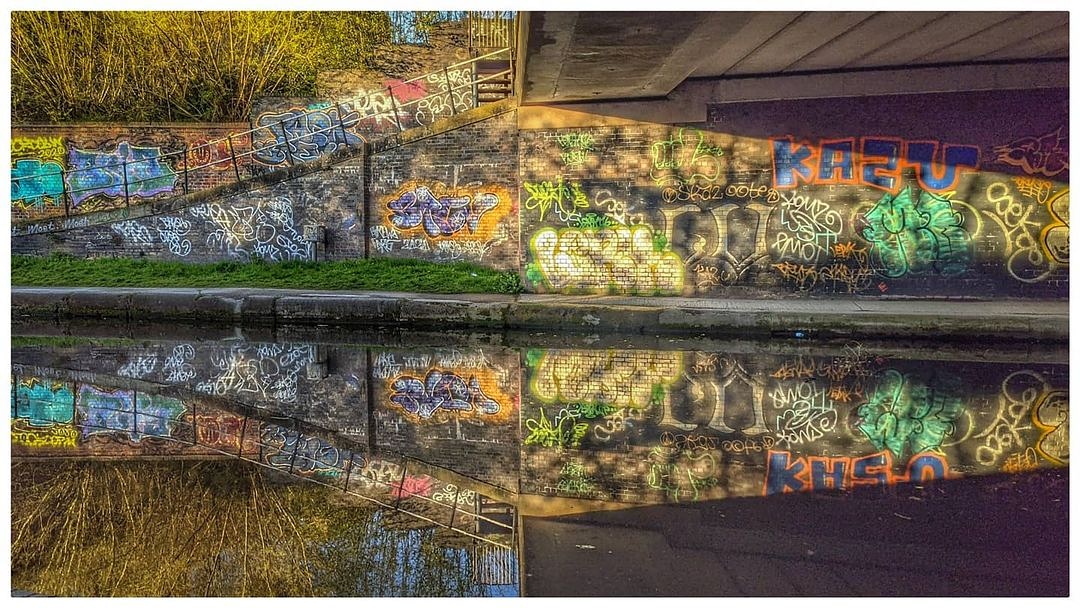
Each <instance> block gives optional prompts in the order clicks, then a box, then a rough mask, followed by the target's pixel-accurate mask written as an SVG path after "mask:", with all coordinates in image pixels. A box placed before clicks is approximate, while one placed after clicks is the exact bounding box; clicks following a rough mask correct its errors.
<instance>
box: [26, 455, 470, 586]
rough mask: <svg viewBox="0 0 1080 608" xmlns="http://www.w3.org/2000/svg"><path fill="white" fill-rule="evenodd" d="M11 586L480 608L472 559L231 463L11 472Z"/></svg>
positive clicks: (333, 497) (45, 464)
mask: <svg viewBox="0 0 1080 608" xmlns="http://www.w3.org/2000/svg"><path fill="white" fill-rule="evenodd" d="M11 473H12V486H11V583H12V586H13V587H14V588H17V589H24V590H28V591H33V592H35V593H40V594H44V595H50V596H72V595H76V596H350V595H352V596H356V595H360V596H364V595H370V596H459V595H461V596H474V595H482V594H484V593H485V588H484V587H482V586H481V585H479V584H478V583H477V582H476V580H475V579H474V577H473V576H472V568H471V566H470V564H471V560H470V558H471V556H470V555H469V553H468V552H467V551H466V550H463V549H451V548H448V547H447V546H446V545H445V544H444V543H445V542H446V539H442V538H439V537H438V536H437V534H438V531H437V530H433V529H430V528H429V529H419V530H402V529H395V528H394V527H393V526H391V525H389V524H388V523H387V522H386V518H384V517H383V514H382V513H381V512H378V511H375V510H373V509H372V508H371V507H369V506H366V505H360V506H357V505H355V504H351V503H344V502H343V496H342V495H341V493H340V492H339V491H334V490H330V489H328V488H324V487H321V486H315V485H312V484H281V483H275V482H271V481H270V480H268V479H267V478H265V477H264V476H263V475H262V474H261V473H260V472H259V470H258V469H255V468H254V467H251V466H247V465H241V464H238V463H235V462H222V461H195V462H191V461H181V462H148V461H135V462H86V461H75V462H72V461H66V462H57V461H52V462H50V461H37V462H32V463H16V464H14V465H12V471H11Z"/></svg>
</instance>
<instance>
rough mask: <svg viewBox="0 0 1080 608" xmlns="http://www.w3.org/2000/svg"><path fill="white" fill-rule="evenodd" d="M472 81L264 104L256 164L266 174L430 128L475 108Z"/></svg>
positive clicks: (256, 121) (460, 76) (460, 74)
mask: <svg viewBox="0 0 1080 608" xmlns="http://www.w3.org/2000/svg"><path fill="white" fill-rule="evenodd" d="M471 81H472V68H471V67H466V68H456V69H452V70H447V71H446V72H445V74H444V73H442V72H439V73H435V74H432V75H429V76H426V77H423V78H420V79H418V80H408V81H404V80H400V79H383V80H380V81H378V82H372V83H371V84H370V85H369V86H364V87H362V88H361V89H360V90H358V91H353V92H350V94H349V95H348V96H347V97H338V98H335V99H333V100H328V99H301V98H275V97H267V98H263V99H260V100H259V101H258V102H257V103H256V104H255V106H254V108H253V109H252V115H251V122H252V128H254V129H256V131H255V132H254V133H253V138H254V144H253V148H254V150H255V154H254V156H253V158H254V160H255V163H256V164H257V165H258V167H259V168H260V169H261V170H267V169H273V168H276V167H281V166H287V165H290V164H292V161H295V162H306V161H309V160H313V159H315V158H318V157H319V156H321V155H323V154H328V153H331V152H334V151H335V150H338V149H339V148H342V147H345V146H355V145H357V144H360V143H362V142H366V141H371V140H372V139H375V138H379V137H384V136H387V135H394V134H397V133H399V132H401V131H403V130H405V129H412V128H414V127H420V126H426V125H430V124H432V123H434V122H435V121H436V120H439V119H440V118H449V117H450V116H453V115H454V114H456V113H457V112H462V111H465V110H467V109H470V108H472V107H473V105H474V94H473V87H472V85H471V84H469V83H470V82H471ZM346 99H347V101H346ZM286 137H287V138H289V139H290V141H289V142H288V144H286V143H285V138H286Z"/></svg>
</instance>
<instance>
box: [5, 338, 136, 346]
mask: <svg viewBox="0 0 1080 608" xmlns="http://www.w3.org/2000/svg"><path fill="white" fill-rule="evenodd" d="M141 344H142V342H140V341H138V340H132V339H131V338H85V337H79V336H11V348H18V347H21V346H50V347H52V348H68V347H78V346H139V345H141Z"/></svg>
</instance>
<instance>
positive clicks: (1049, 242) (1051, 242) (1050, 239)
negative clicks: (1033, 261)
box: [1039, 188, 1069, 264]
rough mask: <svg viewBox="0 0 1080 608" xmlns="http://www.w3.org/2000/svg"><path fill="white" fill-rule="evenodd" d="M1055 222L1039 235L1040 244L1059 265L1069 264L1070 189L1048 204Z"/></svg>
mask: <svg viewBox="0 0 1080 608" xmlns="http://www.w3.org/2000/svg"><path fill="white" fill-rule="evenodd" d="M1046 208H1047V210H1048V211H1049V212H1050V216H1051V217H1052V218H1054V221H1053V222H1051V223H1049V224H1047V226H1046V227H1045V228H1043V229H1042V232H1041V233H1040V234H1039V243H1040V244H1041V245H1042V248H1043V252H1044V253H1046V255H1047V257H1049V258H1050V259H1052V260H1054V261H1055V262H1057V263H1058V264H1068V263H1069V189H1068V188H1066V189H1064V190H1062V191H1061V192H1059V193H1058V194H1057V195H1055V196H1054V198H1052V199H1050V201H1049V202H1048V203H1047V204H1046Z"/></svg>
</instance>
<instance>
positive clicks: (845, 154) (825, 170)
mask: <svg viewBox="0 0 1080 608" xmlns="http://www.w3.org/2000/svg"><path fill="white" fill-rule="evenodd" d="M854 146H855V142H854V141H851V140H848V141H833V142H827V143H823V144H822V145H821V163H820V166H819V167H818V179H819V180H821V181H826V182H828V181H833V180H834V179H835V178H834V177H833V176H834V175H835V174H836V172H837V171H839V172H840V178H839V181H842V182H850V181H853V180H854V179H855V160H854V159H855V150H854ZM838 157H839V158H838Z"/></svg>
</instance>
